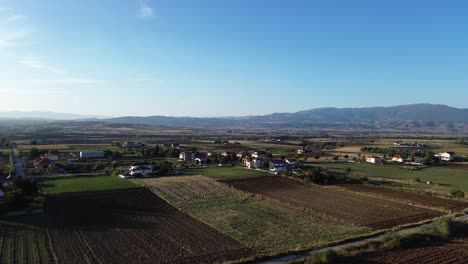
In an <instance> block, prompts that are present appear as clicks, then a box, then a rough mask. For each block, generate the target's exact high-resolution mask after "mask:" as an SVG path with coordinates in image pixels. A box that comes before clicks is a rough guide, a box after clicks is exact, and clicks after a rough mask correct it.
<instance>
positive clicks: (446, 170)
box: [313, 162, 468, 192]
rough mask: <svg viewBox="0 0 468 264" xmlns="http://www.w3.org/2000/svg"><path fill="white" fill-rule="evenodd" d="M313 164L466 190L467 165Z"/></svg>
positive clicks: (370, 175) (357, 173) (360, 175)
mask: <svg viewBox="0 0 468 264" xmlns="http://www.w3.org/2000/svg"><path fill="white" fill-rule="evenodd" d="M313 164H314V165H315V166H321V167H326V168H331V169H339V170H344V169H345V168H348V167H349V168H351V170H352V171H351V174H350V177H355V178H360V177H372V178H388V179H396V180H407V181H414V180H416V179H419V180H420V181H421V182H427V181H430V182H432V183H433V184H438V185H440V186H442V187H445V189H460V190H462V191H464V192H468V166H467V165H461V164H459V165H456V166H455V165H454V166H435V167H429V168H425V169H421V170H408V169H402V168H400V167H399V166H394V165H376V164H369V163H332V162H317V163H313Z"/></svg>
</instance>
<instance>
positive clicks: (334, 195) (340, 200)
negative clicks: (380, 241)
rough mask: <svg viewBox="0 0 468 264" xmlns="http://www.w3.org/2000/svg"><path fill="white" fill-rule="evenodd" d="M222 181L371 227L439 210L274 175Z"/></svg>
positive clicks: (403, 221)
mask: <svg viewBox="0 0 468 264" xmlns="http://www.w3.org/2000/svg"><path fill="white" fill-rule="evenodd" d="M225 182H226V183H227V184H229V185H231V186H234V187H235V188H237V189H240V190H243V191H247V192H251V193H255V194H259V195H262V196H266V197H269V198H273V199H276V200H279V201H281V202H284V203H287V204H289V205H292V206H295V207H302V208H307V209H310V210H312V211H314V212H316V213H319V214H322V215H325V216H328V217H332V218H335V219H339V220H341V221H343V222H349V223H353V224H356V225H361V226H368V227H371V228H374V229H385V228H392V227H396V226H400V225H404V224H409V223H415V222H419V221H422V220H426V219H432V218H434V217H437V216H440V215H442V214H443V213H442V212H439V211H436V210H431V209H427V208H422V207H419V206H412V205H409V204H406V203H403V202H397V201H394V200H391V199H387V198H385V197H370V196H367V195H361V194H358V193H355V192H350V191H346V190H344V189H339V188H336V187H322V186H319V185H313V184H305V183H301V182H296V181H293V180H289V179H285V178H281V177H275V176H273V177H262V178H252V179H242V180H233V181H225Z"/></svg>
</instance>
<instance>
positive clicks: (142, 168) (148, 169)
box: [129, 162, 153, 176]
mask: <svg viewBox="0 0 468 264" xmlns="http://www.w3.org/2000/svg"><path fill="white" fill-rule="evenodd" d="M129 171H130V175H135V174H141V175H143V176H146V175H148V174H149V173H152V172H153V166H151V165H150V164H148V163H141V162H137V163H133V164H132V166H130V170H129Z"/></svg>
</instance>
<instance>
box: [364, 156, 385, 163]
mask: <svg viewBox="0 0 468 264" xmlns="http://www.w3.org/2000/svg"><path fill="white" fill-rule="evenodd" d="M366 161H367V162H369V163H373V164H376V163H383V159H382V158H381V157H378V156H368V157H367V158H366Z"/></svg>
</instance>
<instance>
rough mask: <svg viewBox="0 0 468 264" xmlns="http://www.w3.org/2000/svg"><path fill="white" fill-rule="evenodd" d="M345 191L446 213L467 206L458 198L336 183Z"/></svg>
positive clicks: (460, 209) (467, 203)
mask: <svg viewBox="0 0 468 264" xmlns="http://www.w3.org/2000/svg"><path fill="white" fill-rule="evenodd" d="M336 186H338V187H340V188H343V189H345V190H347V191H351V192H355V193H358V194H364V195H366V196H370V197H382V198H385V199H388V200H394V201H398V202H403V203H407V204H414V205H418V206H421V207H426V208H430V209H435V210H442V211H445V212H447V213H453V212H460V211H463V210H464V209H465V208H468V202H465V201H459V200H449V199H443V198H438V197H432V196H429V195H419V194H415V193H410V192H403V191H399V190H395V189H390V188H385V187H379V186H372V185H368V184H339V185H336Z"/></svg>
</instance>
